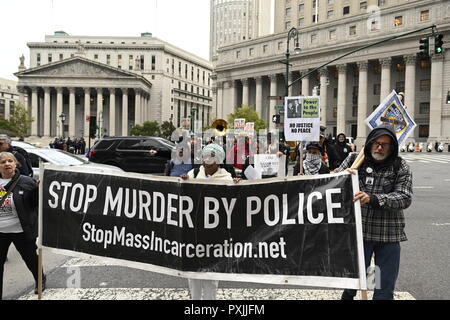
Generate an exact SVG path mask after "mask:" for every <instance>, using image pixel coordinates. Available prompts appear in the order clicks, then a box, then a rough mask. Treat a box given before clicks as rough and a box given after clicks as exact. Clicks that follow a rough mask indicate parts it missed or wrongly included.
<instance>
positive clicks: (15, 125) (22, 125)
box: [9, 103, 34, 137]
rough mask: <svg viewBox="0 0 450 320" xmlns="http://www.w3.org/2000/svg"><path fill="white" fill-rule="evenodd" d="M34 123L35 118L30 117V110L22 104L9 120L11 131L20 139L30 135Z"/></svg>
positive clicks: (15, 109)
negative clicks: (29, 131) (29, 130)
mask: <svg viewBox="0 0 450 320" xmlns="http://www.w3.org/2000/svg"><path fill="white" fill-rule="evenodd" d="M33 121H34V118H32V117H30V116H29V115H28V110H27V109H26V108H25V107H24V106H23V105H22V104H20V103H19V104H18V105H16V106H15V107H14V111H13V113H12V114H11V118H10V120H9V122H10V124H11V129H12V130H13V131H14V132H15V133H16V135H17V136H19V137H21V136H22V137H25V136H27V135H28V129H29V128H30V125H31V123H32V122H33Z"/></svg>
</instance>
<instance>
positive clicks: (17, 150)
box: [12, 146, 33, 177]
mask: <svg viewBox="0 0 450 320" xmlns="http://www.w3.org/2000/svg"><path fill="white" fill-rule="evenodd" d="M18 153H20V154H21V155H22V157H23V158H24V159H25V164H26V165H27V167H28V176H29V177H33V166H32V165H31V159H30V155H29V154H28V152H27V151H26V150H25V149H23V148H21V147H17V146H12V154H13V155H14V156H16V155H17V154H18Z"/></svg>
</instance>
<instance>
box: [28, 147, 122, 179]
mask: <svg viewBox="0 0 450 320" xmlns="http://www.w3.org/2000/svg"><path fill="white" fill-rule="evenodd" d="M25 150H26V151H27V152H28V154H29V155H30V160H31V166H32V167H33V178H34V179H36V180H38V179H39V160H41V161H42V162H44V163H52V164H56V165H60V166H71V167H72V166H82V167H94V168H96V169H100V170H105V171H111V170H113V171H118V172H123V170H122V169H120V168H118V167H114V166H109V165H104V164H98V163H91V162H89V161H87V160H85V159H83V158H81V157H77V156H75V155H73V154H71V153H68V152H66V151H62V150H57V149H44V148H28V149H25Z"/></svg>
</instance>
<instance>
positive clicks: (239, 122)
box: [234, 119, 245, 134]
mask: <svg viewBox="0 0 450 320" xmlns="http://www.w3.org/2000/svg"><path fill="white" fill-rule="evenodd" d="M244 128H245V119H234V133H236V134H239V133H240V132H242V131H244Z"/></svg>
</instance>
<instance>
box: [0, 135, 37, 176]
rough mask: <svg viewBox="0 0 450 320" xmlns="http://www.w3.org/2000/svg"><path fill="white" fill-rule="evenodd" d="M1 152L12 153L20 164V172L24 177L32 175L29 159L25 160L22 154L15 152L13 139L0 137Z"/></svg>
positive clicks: (4, 136)
mask: <svg viewBox="0 0 450 320" xmlns="http://www.w3.org/2000/svg"><path fill="white" fill-rule="evenodd" d="M0 152H10V153H12V154H13V155H14V156H15V158H16V159H17V162H18V163H19V165H18V166H17V167H18V169H19V171H20V174H22V175H24V176H30V175H32V173H33V172H32V168H30V166H29V165H28V164H27V159H25V157H24V156H23V155H22V154H21V153H20V152H18V151H15V150H14V148H13V147H12V145H11V138H10V137H9V136H7V135H6V134H1V135H0Z"/></svg>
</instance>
